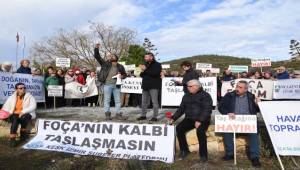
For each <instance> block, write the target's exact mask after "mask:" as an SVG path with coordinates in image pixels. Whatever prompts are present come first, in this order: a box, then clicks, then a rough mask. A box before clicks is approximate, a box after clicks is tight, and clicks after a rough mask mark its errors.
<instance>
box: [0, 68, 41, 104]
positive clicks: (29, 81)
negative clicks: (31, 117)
mask: <svg viewBox="0 0 300 170" xmlns="http://www.w3.org/2000/svg"><path fill="white" fill-rule="evenodd" d="M17 83H24V84H25V86H26V91H27V92H30V93H31V94H32V95H33V97H34V98H35V100H36V101H37V102H45V89H44V77H42V76H32V75H30V74H18V73H15V74H12V73H6V72H0V104H3V103H4V102H5V101H6V99H7V98H8V97H9V96H11V95H12V94H13V93H14V91H15V84H17Z"/></svg>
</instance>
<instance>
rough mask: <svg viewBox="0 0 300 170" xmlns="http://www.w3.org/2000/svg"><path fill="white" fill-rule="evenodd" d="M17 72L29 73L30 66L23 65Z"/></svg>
mask: <svg viewBox="0 0 300 170" xmlns="http://www.w3.org/2000/svg"><path fill="white" fill-rule="evenodd" d="M17 73H22V74H31V68H29V67H26V68H25V67H23V66H21V67H20V68H18V70H17Z"/></svg>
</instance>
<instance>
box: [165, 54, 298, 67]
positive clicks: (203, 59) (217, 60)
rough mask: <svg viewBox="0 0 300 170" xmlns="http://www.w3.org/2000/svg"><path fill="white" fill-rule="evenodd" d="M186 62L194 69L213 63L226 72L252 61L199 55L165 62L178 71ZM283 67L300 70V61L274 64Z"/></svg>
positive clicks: (249, 64) (273, 64) (249, 63)
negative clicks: (197, 66)
mask: <svg viewBox="0 0 300 170" xmlns="http://www.w3.org/2000/svg"><path fill="white" fill-rule="evenodd" d="M184 60H188V61H191V62H192V63H193V66H194V67H195V66H196V63H211V64H212V65H213V67H214V68H221V70H224V68H226V67H228V66H229V65H248V66H251V59H249V58H238V57H232V56H222V55H197V56H192V57H185V58H180V59H176V60H171V61H166V62H164V64H171V70H178V69H180V63H181V62H182V61H184ZM282 65H283V66H285V67H286V68H288V69H289V70H296V69H300V61H289V60H286V61H277V62H272V68H276V67H279V66H282ZM254 69H255V68H254ZM268 69H270V68H268ZM264 70H265V69H264Z"/></svg>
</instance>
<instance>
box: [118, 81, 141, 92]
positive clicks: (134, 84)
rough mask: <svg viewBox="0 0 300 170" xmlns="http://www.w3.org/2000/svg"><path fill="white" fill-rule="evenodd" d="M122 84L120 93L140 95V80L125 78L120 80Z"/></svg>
mask: <svg viewBox="0 0 300 170" xmlns="http://www.w3.org/2000/svg"><path fill="white" fill-rule="evenodd" d="M122 83H123V84H122V85H121V92H122V93H136V94H142V91H143V90H142V78H133V77H132V78H131V77H127V78H126V79H124V80H122Z"/></svg>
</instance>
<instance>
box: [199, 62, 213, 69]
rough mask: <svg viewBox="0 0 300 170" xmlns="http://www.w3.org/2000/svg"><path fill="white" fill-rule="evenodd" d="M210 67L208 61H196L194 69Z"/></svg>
mask: <svg viewBox="0 0 300 170" xmlns="http://www.w3.org/2000/svg"><path fill="white" fill-rule="evenodd" d="M207 68H212V64H210V63H196V70H201V69H207Z"/></svg>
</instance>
